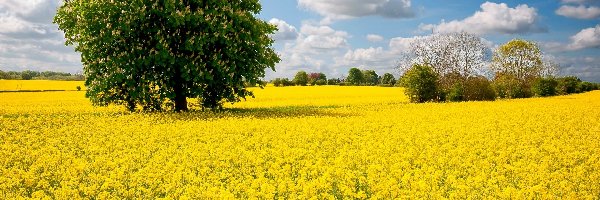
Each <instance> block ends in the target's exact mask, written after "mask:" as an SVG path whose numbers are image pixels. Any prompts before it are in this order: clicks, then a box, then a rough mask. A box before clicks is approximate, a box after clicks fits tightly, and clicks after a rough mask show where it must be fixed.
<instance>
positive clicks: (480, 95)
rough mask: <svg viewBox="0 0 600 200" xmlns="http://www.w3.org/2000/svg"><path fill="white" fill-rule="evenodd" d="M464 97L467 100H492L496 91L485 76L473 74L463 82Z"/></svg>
mask: <svg viewBox="0 0 600 200" xmlns="http://www.w3.org/2000/svg"><path fill="white" fill-rule="evenodd" d="M464 98H465V100H467V101H493V100H496V91H495V90H494V87H493V86H492V82H491V81H490V80H488V79H487V78H485V77H483V76H473V77H469V78H467V81H466V82H465V93H464Z"/></svg>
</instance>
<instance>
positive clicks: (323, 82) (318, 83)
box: [315, 80, 327, 85]
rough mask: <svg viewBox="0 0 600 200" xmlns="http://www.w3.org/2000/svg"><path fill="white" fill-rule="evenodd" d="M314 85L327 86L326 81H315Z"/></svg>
mask: <svg viewBox="0 0 600 200" xmlns="http://www.w3.org/2000/svg"><path fill="white" fill-rule="evenodd" d="M315 85H327V81H325V80H317V81H315Z"/></svg>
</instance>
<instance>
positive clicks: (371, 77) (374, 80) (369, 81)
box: [362, 70, 379, 85]
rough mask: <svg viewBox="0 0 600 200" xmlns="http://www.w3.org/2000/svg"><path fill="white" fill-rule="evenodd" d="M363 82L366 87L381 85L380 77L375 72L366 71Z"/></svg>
mask: <svg viewBox="0 0 600 200" xmlns="http://www.w3.org/2000/svg"><path fill="white" fill-rule="evenodd" d="M362 74H363V82H364V83H365V84H366V85H377V84H378V83H379V75H378V74H377V73H376V72H375V71H374V70H364V71H362Z"/></svg>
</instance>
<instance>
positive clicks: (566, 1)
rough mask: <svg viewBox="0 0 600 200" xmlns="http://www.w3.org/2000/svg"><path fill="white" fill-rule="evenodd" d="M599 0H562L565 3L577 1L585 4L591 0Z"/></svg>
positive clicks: (592, 0)
mask: <svg viewBox="0 0 600 200" xmlns="http://www.w3.org/2000/svg"><path fill="white" fill-rule="evenodd" d="M595 1H597V0H561V2H563V3H577V4H584V3H591V2H595Z"/></svg>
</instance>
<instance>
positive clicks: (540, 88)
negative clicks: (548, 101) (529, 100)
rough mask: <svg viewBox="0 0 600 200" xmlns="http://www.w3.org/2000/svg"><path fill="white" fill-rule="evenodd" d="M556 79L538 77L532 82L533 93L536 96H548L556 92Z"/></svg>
mask: <svg viewBox="0 0 600 200" xmlns="http://www.w3.org/2000/svg"><path fill="white" fill-rule="evenodd" d="M557 87H558V81H557V80H556V79H555V78H553V77H548V78H539V79H537V80H536V81H535V82H534V83H533V88H532V91H533V94H534V95H535V96H538V97H549V96H554V95H556V94H557V92H556V88H557Z"/></svg>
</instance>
